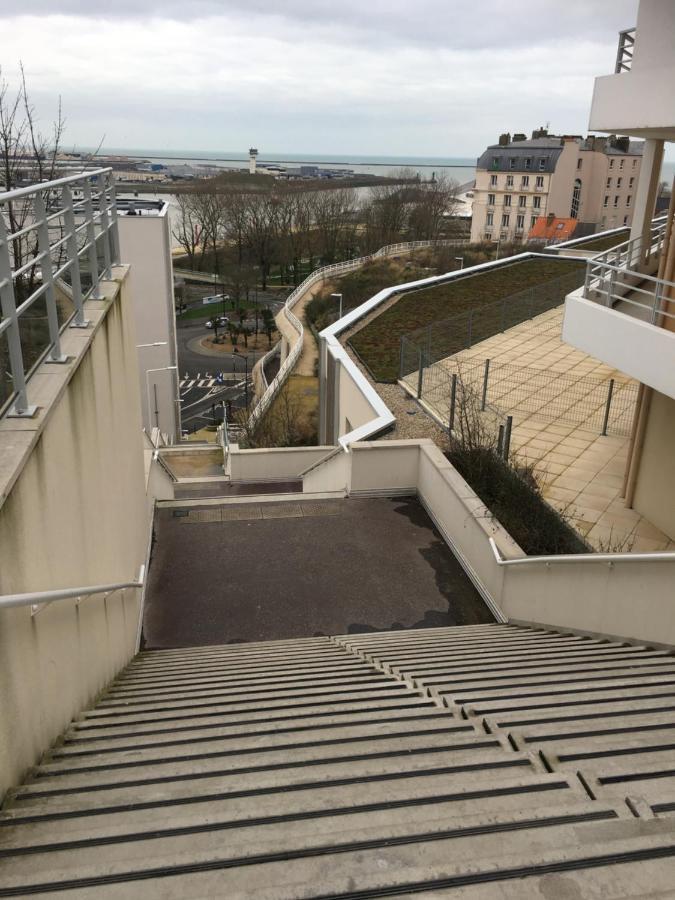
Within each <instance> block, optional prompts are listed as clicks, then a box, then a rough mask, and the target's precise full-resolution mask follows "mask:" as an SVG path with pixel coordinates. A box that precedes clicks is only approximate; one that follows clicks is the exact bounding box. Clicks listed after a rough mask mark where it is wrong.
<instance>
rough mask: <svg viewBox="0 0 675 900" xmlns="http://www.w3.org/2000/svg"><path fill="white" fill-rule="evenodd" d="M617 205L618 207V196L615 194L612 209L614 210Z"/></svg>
mask: <svg viewBox="0 0 675 900" xmlns="http://www.w3.org/2000/svg"><path fill="white" fill-rule="evenodd" d="M618 205H619V195H618V194H616V196H615V197H614V207H615V208H616V207H617V206H618Z"/></svg>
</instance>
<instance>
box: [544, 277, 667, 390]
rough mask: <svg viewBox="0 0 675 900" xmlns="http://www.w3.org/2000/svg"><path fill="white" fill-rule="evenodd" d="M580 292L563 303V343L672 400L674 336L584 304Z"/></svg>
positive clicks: (599, 307)
mask: <svg viewBox="0 0 675 900" xmlns="http://www.w3.org/2000/svg"><path fill="white" fill-rule="evenodd" d="M582 291H583V289H581V288H580V289H579V290H578V291H574V293H572V294H569V295H568V297H567V299H566V301H565V319H564V322H563V334H562V336H563V340H564V341H565V342H566V343H568V344H571V345H572V346H573V347H577V348H578V349H579V350H583V351H584V352H585V353H589V354H590V355H591V356H594V357H595V358H596V359H599V360H602V362H604V363H607V365H608V366H611V367H612V368H613V369H618V370H619V371H620V372H625V374H626V375H630V376H631V378H635V379H637V380H638V381H641V382H643V384H647V385H649V387H653V388H655V390H657V391H660V392H661V393H662V394H666V395H667V396H669V397H675V333H673V332H672V331H668V330H666V329H665V328H659V327H657V326H655V325H650V324H649V323H647V322H643V321H641V320H640V319H635V318H633V317H632V316H628V315H626V314H625V313H623V312H619V311H617V310H615V309H609V308H608V307H606V306H602V305H600V304H599V303H596V302H595V301H593V300H585V299H584V298H583V297H582Z"/></svg>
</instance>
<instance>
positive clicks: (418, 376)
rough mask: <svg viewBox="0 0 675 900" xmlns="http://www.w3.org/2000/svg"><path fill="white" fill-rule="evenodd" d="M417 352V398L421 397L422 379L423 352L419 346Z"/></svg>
mask: <svg viewBox="0 0 675 900" xmlns="http://www.w3.org/2000/svg"><path fill="white" fill-rule="evenodd" d="M417 352H418V354H419V369H418V372H417V399H418V400H421V399H422V381H423V380H424V353H423V351H422V348H421V347H420V348H419V350H418V351H417Z"/></svg>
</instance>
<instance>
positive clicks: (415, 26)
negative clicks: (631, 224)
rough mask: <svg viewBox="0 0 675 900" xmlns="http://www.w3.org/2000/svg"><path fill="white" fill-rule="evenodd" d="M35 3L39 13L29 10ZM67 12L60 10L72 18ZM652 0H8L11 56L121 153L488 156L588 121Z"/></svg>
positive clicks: (1, 30)
mask: <svg viewBox="0 0 675 900" xmlns="http://www.w3.org/2000/svg"><path fill="white" fill-rule="evenodd" d="M17 7H19V8H20V9H21V15H17V14H16V11H17ZM56 10H58V14H57V13H56V12H55V11H56ZM636 11H637V0H538V2H532V0H416V2H412V0H405V2H404V0H341V2H340V0H331V2H328V0H276V2H268V0H218V2H211V0H185V2H180V3H179V2H178V0H163V2H159V0H22V2H21V3H20V4H17V3H16V2H14V0H0V35H2V39H1V40H0V64H1V65H2V68H3V73H4V75H5V77H6V78H7V80H8V81H9V82H10V84H15V83H16V77H17V71H18V64H19V60H23V63H24V66H25V68H26V72H27V76H28V82H29V87H30V91H31V94H32V99H33V102H34V105H35V107H36V109H37V111H38V113H39V115H40V118H41V120H42V122H43V123H45V124H46V123H48V122H49V120H50V119H51V118H52V117H53V110H54V108H55V105H56V102H57V97H58V95H59V94H61V96H62V99H63V107H64V111H65V115H66V118H67V130H66V143H67V144H69V145H71V146H72V145H80V146H89V145H92V144H97V143H98V142H99V141H100V139H101V138H103V137H104V136H105V142H104V147H105V146H108V147H126V148H152V149H154V148H158V149H159V148H163V149H166V150H167V151H170V150H173V151H176V150H191V151H195V150H209V151H236V150H244V149H246V148H247V147H249V146H250V145H256V146H258V147H259V148H260V150H261V153H262V154H263V155H270V154H271V153H280V152H284V151H285V152H288V153H306V154H311V153H312V152H314V153H335V154H338V153H340V154H349V153H351V154H363V155H390V156H407V155H411V156H467V157H475V156H477V155H478V154H479V153H480V152H481V151H482V150H483V149H484V147H485V146H486V145H487V144H488V143H494V142H495V141H496V139H497V137H498V135H499V134H500V132H502V131H511V132H513V131H526V132H529V131H531V130H532V129H533V128H535V127H537V126H539V125H541V124H545V123H546V122H550V126H551V129H552V130H554V131H555V132H557V133H581V132H584V131H586V129H587V127H588V114H589V109H590V101H591V94H592V88H593V78H594V77H595V76H596V75H601V74H608V73H610V72H612V71H613V68H614V60H615V56H616V46H617V32H618V31H619V30H620V29H622V28H629V27H632V26H633V25H634V24H635V19H636Z"/></svg>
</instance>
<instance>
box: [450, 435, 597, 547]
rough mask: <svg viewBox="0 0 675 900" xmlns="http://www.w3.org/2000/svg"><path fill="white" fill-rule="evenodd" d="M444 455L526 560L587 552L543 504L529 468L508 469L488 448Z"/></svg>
mask: <svg viewBox="0 0 675 900" xmlns="http://www.w3.org/2000/svg"><path fill="white" fill-rule="evenodd" d="M445 455H446V457H447V459H448V460H449V461H450V462H451V463H452V464H453V466H454V467H455V468H456V469H457V471H458V472H459V473H460V475H461V476H462V477H463V478H464V479H465V480H466V481H467V482H468V483H469V484H470V485H471V487H472V488H473V490H474V491H475V492H476V494H478V496H479V497H480V499H481V500H482V501H483V503H484V504H485V506H487V508H488V509H489V510H490V512H491V513H492V514H493V515H494V516H495V518H497V519H498V520H499V522H500V523H501V524H502V525H503V526H504V528H505V529H506V530H507V531H508V532H509V534H510V535H511V537H512V538H513V539H514V540H515V541H516V542H517V543H518V544H519V545H520V547H521V548H522V549H523V550H524V551H525V553H527V555H528V556H548V555H554V554H563V553H588V552H590V551H589V548H588V546H587V545H586V544H585V542H584V541H583V540H582V538H581V537H580V536H579V535H578V534H577V533H576V531H574V529H573V528H571V527H570V525H568V524H567V522H566V521H565V520H564V518H563V517H562V516H561V515H560V514H559V513H558V512H557V511H556V510H555V509H553V507H552V506H549V505H548V503H547V502H546V501H545V500H544V498H543V496H542V494H541V490H540V488H539V486H538V484H537V482H536V480H535V479H534V477H533V475H532V472H531V470H530V469H529V468H527V467H518V466H517V465H515V466H512V465H509V464H508V463H506V462H504V461H503V460H502V459H500V458H499V457H498V456H497V455H496V454H495V452H494V451H493V450H492V449H491V448H488V447H472V448H465V447H460V448H456V449H454V450H450V451H448V452H447V453H446V454H445Z"/></svg>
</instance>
